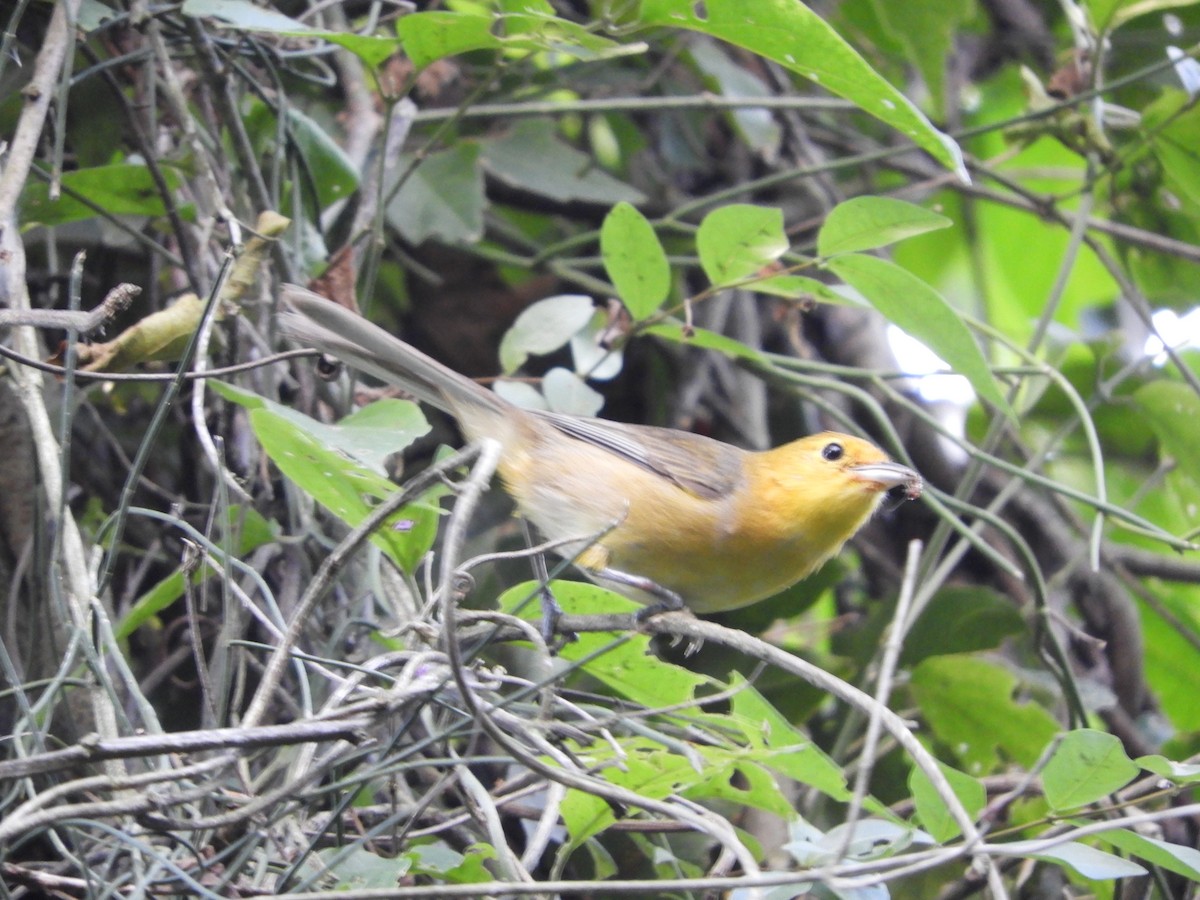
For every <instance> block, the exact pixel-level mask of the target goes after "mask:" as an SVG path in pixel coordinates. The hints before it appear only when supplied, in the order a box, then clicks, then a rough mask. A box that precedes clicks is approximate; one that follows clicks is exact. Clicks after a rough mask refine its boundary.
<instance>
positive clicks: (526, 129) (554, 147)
mask: <svg viewBox="0 0 1200 900" xmlns="http://www.w3.org/2000/svg"><path fill="white" fill-rule="evenodd" d="M409 18H411V17H410V16H405V18H404V19H402V20H401V21H407V20H408V19H409ZM482 147H483V156H482V159H483V166H484V168H486V169H487V170H488V172H490V173H491V174H492V175H493V176H494V177H495V178H497V179H499V180H500V181H503V182H504V183H505V184H508V185H511V186H513V187H516V188H519V189H520V190H523V191H528V192H529V193H531V194H535V195H537V196H539V197H549V198H550V199H551V200H556V201H558V202H560V203H568V202H571V201H576V200H579V201H585V202H590V203H602V204H605V205H612V204H615V203H620V202H621V201H622V200H624V201H626V202H628V203H642V202H644V201H645V199H646V198H645V196H644V195H643V194H642V192H641V191H639V190H637V189H636V188H633V187H630V186H629V185H627V184H625V182H623V181H619V180H618V179H616V178H613V177H612V176H611V175H609V174H608V173H607V172H605V171H603V170H602V169H599V168H597V167H596V163H595V161H594V160H593V159H592V158H591V157H590V156H588V155H587V154H586V153H580V152H579V151H578V150H576V149H575V148H574V147H570V146H568V145H567V144H565V143H563V141H562V140H561V139H560V138H559V136H558V130H557V129H556V128H555V126H554V123H553V122H550V121H546V120H542V119H528V120H525V121H521V122H518V123H517V124H516V125H514V126H512V128H511V129H510V130H509V132H508V133H507V134H505V135H503V136H502V137H498V138H491V139H489V140H485V141H483V142H482Z"/></svg>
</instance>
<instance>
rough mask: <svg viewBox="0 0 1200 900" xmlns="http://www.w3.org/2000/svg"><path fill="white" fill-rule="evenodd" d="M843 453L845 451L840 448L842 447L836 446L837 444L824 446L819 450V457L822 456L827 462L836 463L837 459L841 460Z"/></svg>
mask: <svg viewBox="0 0 1200 900" xmlns="http://www.w3.org/2000/svg"><path fill="white" fill-rule="evenodd" d="M845 452H846V451H845V449H844V448H843V447H842V445H841V444H838V443H833V444H826V445H825V446H824V447H822V448H821V456H823V457H824V458H825V459H827V460H829V461H830V462H837V461H838V460H839V459H841V458H842V456H843V455H844V454H845Z"/></svg>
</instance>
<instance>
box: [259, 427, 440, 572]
mask: <svg viewBox="0 0 1200 900" xmlns="http://www.w3.org/2000/svg"><path fill="white" fill-rule="evenodd" d="M250 425H251V427H252V428H253V429H254V433H255V435H256V436H257V437H258V440H259V442H260V443H261V444H262V446H263V450H265V451H266V453H267V455H268V456H270V457H271V460H272V462H274V463H275V465H277V466H278V467H279V470H280V471H281V472H283V474H284V475H286V476H287V477H288V478H290V479H291V480H292V481H294V482H295V483H296V485H297V486H298V487H300V488H301V489H302V490H304V491H306V492H307V493H308V494H309V495H310V496H312V498H313V499H314V500H316V501H317V502H318V503H320V504H321V505H322V506H324V507H325V508H326V509H328V510H329V511H330V512H332V513H333V514H334V515H335V516H337V517H338V518H339V519H341V520H342V521H343V522H345V523H346V524H347V525H349V526H350V527H351V528H353V527H355V526H357V525H359V524H361V523H362V521H363V519H365V518H366V517H367V516H368V515H370V514H371V512H372V510H373V509H374V508H375V507H376V506H378V502H379V501H380V500H383V499H386V498H387V497H390V496H391V495H392V494H394V493H395V492H396V491H398V490H400V488H399V487H397V486H396V485H395V484H393V483H392V482H390V481H388V480H387V479H386V478H384V477H383V476H382V475H379V474H377V473H375V472H373V471H371V470H370V469H368V468H366V467H365V466H362V465H360V464H359V463H357V462H355V461H354V460H352V459H350V457H348V456H346V455H345V454H343V453H340V452H338V451H337V450H333V449H330V448H329V447H328V446H327V445H326V444H325V443H324V442H322V441H321V440H320V439H319V438H317V437H315V436H314V435H313V434H311V433H310V432H308V431H307V430H305V429H304V428H302V427H301V426H299V425H297V424H296V423H295V422H294V421H292V420H290V419H289V418H286V417H284V416H282V415H279V414H278V413H275V412H271V411H270V410H268V409H253V410H251V411H250ZM435 495H436V492H435V493H434V494H430V493H427V494H426V497H428V498H432V497H433V496H435ZM438 516H439V512H438V509H437V507H436V506H434V505H432V503H431V502H421V503H413V504H409V505H408V506H404V507H402V508H401V509H399V510H397V511H396V512H395V513H393V514H392V516H391V517H390V518H389V519H388V520H387V521H386V522H384V523H383V525H381V526H380V527H379V528H377V529H376V530H375V532H374V533H373V534H372V535H371V541H372V543H374V544H375V545H376V546H377V547H379V549H381V550H382V551H383V552H384V553H386V554H387V555H388V557H389V558H390V559H391V560H392V561H393V562H395V563H396V565H398V566H400V567H401V568H402V569H403V570H404V571H406V572H412V571H414V570H415V569H416V567H417V564H418V563H419V562H420V561H421V559H422V557H424V555H425V554H426V553H428V552H429V549H430V547H432V546H433V541H434V538H435V537H436V535H437V522H438Z"/></svg>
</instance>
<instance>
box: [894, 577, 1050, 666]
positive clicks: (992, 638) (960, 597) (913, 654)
mask: <svg viewBox="0 0 1200 900" xmlns="http://www.w3.org/2000/svg"><path fill="white" fill-rule="evenodd" d="M889 618H890V613H889ZM1025 630H1026V625H1025V619H1024V618H1023V617H1022V616H1021V613H1020V612H1019V611H1018V609H1017V607H1016V606H1015V605H1014V604H1013V602H1012V601H1011V600H1010V599H1008V598H1007V597H1004V596H1002V595H1001V594H999V593H997V592H996V591H993V590H989V589H988V588H984V587H966V586H960V585H951V586H949V587H945V588H942V589H941V590H940V591H938V592H937V593H936V594H934V595H933V598H932V599H931V600H930V601H929V604H928V606H926V607H925V609H924V610H923V611H922V613H921V617H920V618H919V619H917V621H916V622H915V623H914V624H913V627H912V628H910V629H909V632H908V634H906V635H905V636H904V649H903V650H902V651H901V654H900V664H901V665H903V666H914V665H916V664H917V663H919V662H920V661H921V660H923V659H928V658H929V657H931V656H944V655H946V654H951V653H971V652H975V651H979V650H991V649H993V648H995V647H998V646H1000V644H1001V642H1002V641H1004V639H1005V638H1007V637H1009V636H1010V635H1014V634H1021V633H1023V632H1024V631H1025Z"/></svg>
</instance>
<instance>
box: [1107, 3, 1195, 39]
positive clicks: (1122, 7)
mask: <svg viewBox="0 0 1200 900" xmlns="http://www.w3.org/2000/svg"><path fill="white" fill-rule="evenodd" d="M1195 2H1196V0H1086V3H1085V5H1086V6H1087V8H1088V9H1089V10H1090V11H1091V14H1092V21H1093V22H1094V23H1095V25H1096V27H1097V28H1098V29H1100V30H1101V31H1104V32H1111V31H1115V30H1116V29H1118V28H1120V27H1121V26H1122V25H1124V24H1125V23H1126V22H1128V21H1130V20H1131V19H1136V18H1137V17H1138V16H1144V15H1146V14H1148V13H1152V12H1161V11H1162V10H1164V9H1177V8H1179V7H1181V6H1191V5H1192V4H1193V3H1195Z"/></svg>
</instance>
